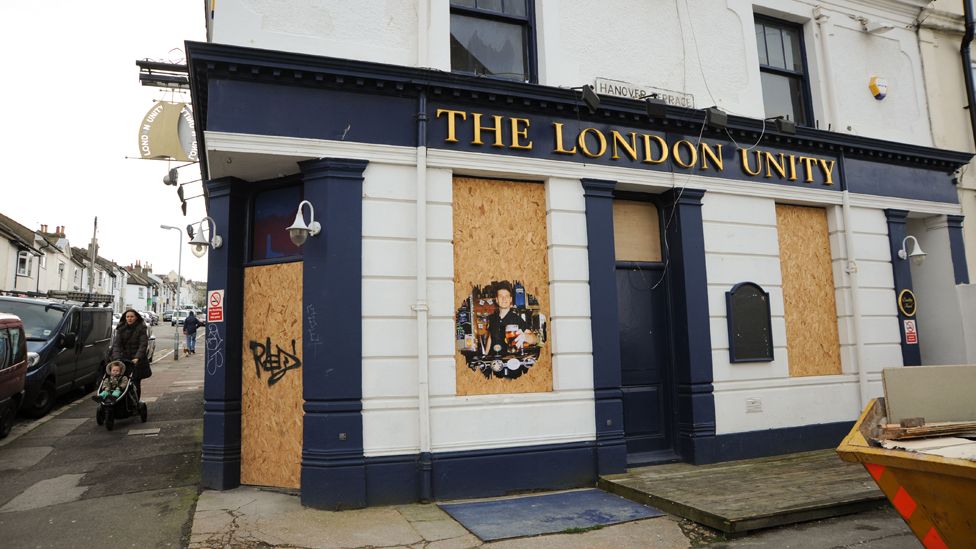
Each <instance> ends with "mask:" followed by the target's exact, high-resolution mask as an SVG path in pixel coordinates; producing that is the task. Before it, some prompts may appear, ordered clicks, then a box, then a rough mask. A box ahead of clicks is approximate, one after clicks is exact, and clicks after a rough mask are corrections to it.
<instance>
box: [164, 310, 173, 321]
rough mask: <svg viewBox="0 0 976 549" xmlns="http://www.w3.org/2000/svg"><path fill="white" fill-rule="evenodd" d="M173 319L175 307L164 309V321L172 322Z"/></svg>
mask: <svg viewBox="0 0 976 549" xmlns="http://www.w3.org/2000/svg"><path fill="white" fill-rule="evenodd" d="M171 320H173V309H170V310H168V311H163V322H170V321H171Z"/></svg>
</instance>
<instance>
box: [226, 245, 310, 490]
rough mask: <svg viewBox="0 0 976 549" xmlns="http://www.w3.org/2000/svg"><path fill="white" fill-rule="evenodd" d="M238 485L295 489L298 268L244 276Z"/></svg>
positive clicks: (299, 334) (297, 470) (269, 269)
mask: <svg viewBox="0 0 976 549" xmlns="http://www.w3.org/2000/svg"><path fill="white" fill-rule="evenodd" d="M243 344H244V350H243V355H242V356H243V357H244V358H243V363H242V364H241V367H242V381H243V386H242V391H241V392H242V395H241V482H242V483H243V484H257V485H262V486H278V487H282V488H298V487H299V484H300V475H301V459H302V370H301V359H302V263H301V262H294V263H283V264H279V265H268V266H263V267H249V268H247V269H245V270H244V342H243Z"/></svg>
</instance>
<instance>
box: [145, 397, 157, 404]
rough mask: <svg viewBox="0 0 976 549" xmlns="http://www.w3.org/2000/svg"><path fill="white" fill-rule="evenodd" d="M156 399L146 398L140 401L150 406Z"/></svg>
mask: <svg viewBox="0 0 976 549" xmlns="http://www.w3.org/2000/svg"><path fill="white" fill-rule="evenodd" d="M158 398H159V397H146V398H144V399H142V401H143V402H145V403H146V404H150V403H153V402H156V399H158Z"/></svg>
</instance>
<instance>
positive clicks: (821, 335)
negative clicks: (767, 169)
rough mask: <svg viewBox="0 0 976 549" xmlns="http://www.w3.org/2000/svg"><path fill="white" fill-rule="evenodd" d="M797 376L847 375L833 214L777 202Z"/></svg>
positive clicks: (788, 345) (785, 300)
mask: <svg viewBox="0 0 976 549" xmlns="http://www.w3.org/2000/svg"><path fill="white" fill-rule="evenodd" d="M776 229H777V232H778V233H779V258H780V269H781V270H782V273H783V304H784V308H785V309H786V311H785V312H786V351H787V354H788V355H789V365H790V375H791V376H823V375H835V374H839V373H841V366H840V339H839V336H838V334H837V306H836V304H835V303H834V273H833V270H832V268H831V262H830V241H829V239H828V233H827V212H826V210H824V209H823V208H808V207H804V206H789V205H785V204H777V205H776Z"/></svg>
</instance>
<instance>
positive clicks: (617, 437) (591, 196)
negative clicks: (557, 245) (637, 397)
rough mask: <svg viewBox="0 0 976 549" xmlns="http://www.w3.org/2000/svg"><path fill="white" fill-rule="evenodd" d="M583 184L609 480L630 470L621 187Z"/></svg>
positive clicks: (604, 470) (604, 467)
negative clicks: (619, 267)
mask: <svg viewBox="0 0 976 549" xmlns="http://www.w3.org/2000/svg"><path fill="white" fill-rule="evenodd" d="M582 183H583V197H584V200H585V203H586V241H587V257H588V261H589V276H590V329H591V330H592V333H593V398H594V399H595V401H596V402H595V405H596V463H597V466H596V467H597V473H598V474H601V475H606V474H610V473H619V472H622V471H624V470H626V468H627V447H626V444H625V440H624V405H623V396H622V394H621V390H620V385H621V375H620V329H619V326H618V323H619V320H618V318H617V279H616V264H615V254H614V244H613V190H614V188H615V187H616V182H614V181H605V180H599V179H584V180H582Z"/></svg>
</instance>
